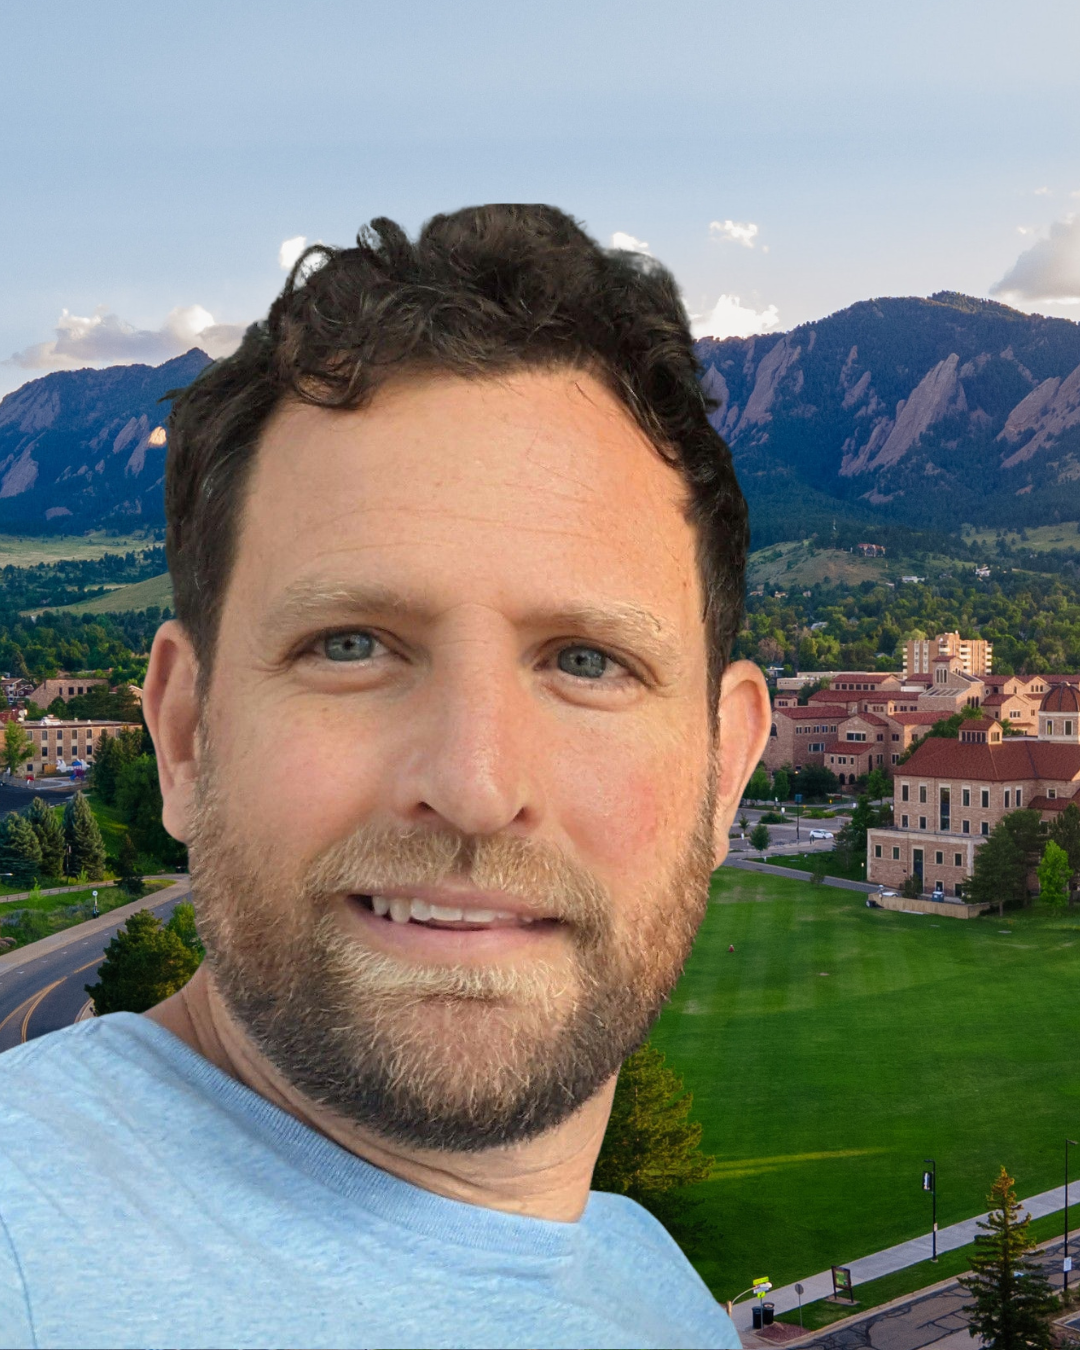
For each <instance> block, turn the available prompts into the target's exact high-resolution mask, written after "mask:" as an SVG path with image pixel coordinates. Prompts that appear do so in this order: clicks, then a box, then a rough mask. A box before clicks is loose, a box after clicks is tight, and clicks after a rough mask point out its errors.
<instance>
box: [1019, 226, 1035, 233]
mask: <svg viewBox="0 0 1080 1350" xmlns="http://www.w3.org/2000/svg"><path fill="white" fill-rule="evenodd" d="M1038 232H1039V231H1038V226H1037V225H1017V227H1016V233H1017V234H1038Z"/></svg>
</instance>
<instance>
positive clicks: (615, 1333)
mask: <svg viewBox="0 0 1080 1350" xmlns="http://www.w3.org/2000/svg"><path fill="white" fill-rule="evenodd" d="M696 374H697V368H696V364H695V361H694V356H693V351H692V345H691V340H690V336H689V332H688V329H687V323H686V316H685V312H684V310H683V308H682V306H681V304H680V302H679V299H678V295H677V291H676V289H675V286H674V283H673V282H672V280H671V278H670V277H669V275H668V274H667V273H666V272H664V271H663V270H662V269H661V268H659V267H658V266H657V265H655V264H654V263H653V262H652V261H651V260H648V259H642V258H639V257H636V256H634V255H629V254H622V253H614V252H604V251H603V250H601V249H599V248H598V247H597V246H596V245H595V244H594V243H593V242H592V240H590V239H589V238H588V236H587V235H585V234H584V233H583V232H582V231H581V230H580V229H579V228H578V226H577V225H576V224H575V223H574V222H573V221H572V220H570V219H569V218H568V217H567V216H565V215H563V214H562V213H561V212H558V211H555V210H553V209H552V208H549V207H530V206H504V207H495V206H492V207H481V208H475V209H470V210H464V211H460V212H458V213H456V214H455V215H451V216H440V217H436V218H434V219H433V220H432V221H430V222H429V223H428V225H427V226H426V227H425V228H424V230H423V232H422V233H421V236H420V238H419V239H418V241H417V242H416V243H415V244H414V243H411V242H410V241H409V240H408V239H407V238H406V236H405V235H404V234H403V233H402V231H401V230H400V229H399V228H398V227H397V226H395V225H394V224H393V223H392V222H390V221H386V220H378V221H375V222H374V223H373V227H372V229H370V230H366V231H363V232H362V233H361V236H360V238H359V239H358V247H357V248H355V249H347V250H335V249H329V248H323V247H321V246H320V247H318V248H316V249H314V250H309V251H308V253H307V254H306V255H305V257H304V258H302V259H301V261H300V262H299V263H298V264H297V266H296V268H295V269H294V271H293V273H292V275H291V277H290V279H289V282H288V283H287V285H286V287H285V290H284V292H283V293H282V295H281V296H280V297H279V299H278V300H277V301H276V302H275V304H274V306H273V307H272V309H271V311H270V314H269V317H268V320H267V321H266V323H264V324H261V325H256V326H254V327H253V328H252V329H251V330H249V332H248V334H247V336H246V337H245V340H244V343H243V345H242V346H241V348H240V350H239V351H238V352H237V353H236V355H235V356H233V357H230V358H229V359H227V360H224V361H220V362H218V363H216V364H215V365H214V366H212V367H210V368H209V369H208V370H207V371H206V372H205V373H204V374H203V375H202V376H201V377H200V378H199V379H198V380H197V381H196V382H195V383H194V385H192V386H191V387H190V388H189V389H187V390H185V391H184V392H183V393H181V394H179V395H178V396H177V397H176V398H175V402H174V408H173V414H172V418H171V422H170V433H169V434H170V449H169V462H168V473H167V482H166V513H167V518H168V539H167V544H168V556H169V565H170V570H171V572H172V576H173V581H174V586H175V597H176V599H175V603H176V613H177V618H176V620H174V621H172V622H169V623H166V624H163V625H162V627H161V628H160V629H159V630H158V633H157V636H156V638H155V640H154V646H153V652H152V656H151V661H150V668H149V671H148V673H147V678H146V685H145V692H144V702H143V706H144V708H145V711H146V718H147V723H148V725H149V728H150V731H151V733H152V735H153V738H154V744H155V747H156V751H157V760H158V771H159V776H160V781H161V789H162V797H163V801H164V813H163V818H164V823H165V826H166V828H167V829H168V831H169V832H170V833H171V834H172V835H174V836H175V837H176V838H177V839H181V840H185V841H187V842H188V844H189V847H190V856H191V876H192V894H193V899H194V903H195V906H196V912H197V919H198V926H199V932H200V934H201V936H202V938H203V941H204V942H205V945H206V949H207V956H206V960H205V961H204V963H203V965H202V966H201V967H200V969H199V971H198V973H197V974H196V975H195V977H194V978H193V979H192V980H191V981H190V983H189V984H188V985H187V986H186V987H185V988H184V989H183V990H181V991H180V993H178V994H176V995H174V996H173V997H172V998H170V999H168V1000H166V1001H165V1002H164V1003H162V1004H160V1005H159V1006H158V1007H156V1008H153V1009H151V1010H150V1012H149V1013H148V1014H147V1015H146V1016H138V1015H135V1014H130V1013H117V1014H113V1015H111V1016H106V1017H102V1018H101V1019H98V1020H90V1021H86V1022H82V1023H80V1024H78V1025H76V1026H74V1027H72V1028H69V1029H67V1030H64V1031H62V1032H58V1033H54V1034H53V1035H51V1036H47V1037H44V1038H42V1039H41V1040H39V1041H36V1042H32V1043H31V1044H29V1045H27V1046H25V1047H20V1048H19V1049H16V1050H13V1051H10V1052H8V1053H7V1054H5V1055H4V1056H2V1057H0V1140H2V1141H3V1142H2V1144H0V1220H2V1223H3V1226H2V1227H0V1343H2V1344H3V1345H17V1344H18V1345H22V1344H27V1345H42V1346H45V1345H49V1346H52V1345H103V1344H109V1345H118V1346H127V1345H137V1346H145V1345H153V1344H159V1345H160V1344H169V1345H173V1346H209V1345H252V1346H262V1345H275V1346H304V1345H320V1346H367V1347H371V1346H532V1347H537V1346H735V1345H738V1340H737V1338H736V1336H735V1333H734V1330H733V1328H732V1326H731V1323H730V1321H729V1319H728V1318H727V1316H726V1314H725V1313H724V1312H723V1311H722V1309H721V1308H720V1306H719V1305H718V1304H717V1303H716V1302H715V1301H714V1299H713V1298H712V1297H711V1296H710V1294H709V1292H708V1290H707V1289H706V1287H705V1286H704V1284H703V1283H702V1281H701V1280H700V1279H699V1277H698V1276H697V1275H696V1273H695V1272H694V1270H693V1269H692V1267H691V1266H690V1265H689V1263H688V1262H687V1260H686V1259H685V1257H684V1256H683V1255H682V1253H681V1252H680V1251H679V1249H678V1248H677V1247H676V1245H675V1243H674V1242H673V1241H672V1240H671V1238H670V1237H669V1236H668V1235H667V1234H666V1232H665V1231H664V1230H663V1229H662V1228H661V1227H660V1225H659V1224H658V1223H657V1222H656V1221H655V1220H654V1219H653V1218H652V1217H651V1216H650V1215H649V1214H647V1213H646V1212H645V1211H644V1210H642V1209H641V1208H640V1207H638V1206H637V1205H635V1204H634V1203H632V1202H631V1201H629V1200H627V1199H626V1198H624V1197H617V1196H611V1195H604V1194H599V1193H590V1191H589V1183H590V1178H591V1175H592V1170H593V1166H594V1163H595V1161H596V1157H597V1154H598V1152H599V1149H600V1145H601V1141H602V1139H603V1135H604V1128H605V1125H606V1122H607V1119H608V1114H609V1111H610V1107H611V1101H612V1096H613V1093H614V1089H615V1081H616V1077H617V1074H618V1069H619V1065H620V1063H621V1062H622V1060H623V1059H624V1058H625V1056H626V1055H627V1054H628V1053H629V1052H630V1051H631V1050H633V1049H634V1048H635V1047H636V1046H638V1045H639V1044H640V1043H641V1042H642V1041H643V1039H644V1038H645V1036H646V1035H647V1033H648V1031H649V1028H650V1026H651V1025H652V1023H653V1021H654V1019H655V1018H656V1016H657V1014H658V1013H659V1011H660V1009H661V1007H662V1005H663V1003H664V1001H665V999H666V998H667V996H668V995H669V993H670V992H671V989H672V988H673V986H674V984H675V982H676V980H677V979H678V976H679V973H680V971H681V969H682V967H683V964H684V962H685V959H686V957H687V955H688V953H689V951H690V948H691V945H692V942H693V938H694V934H695V933H696V931H697V928H698V926H699V924H700V922H701V920H702V918H703V916H704V912H705V905H706V901H707V895H708V886H709V878H710V875H711V873H712V871H713V868H714V867H715V866H716V865H718V864H719V862H720V861H721V860H722V859H723V857H724V855H725V852H726V848H727V835H728V829H729V827H730V824H731V820H732V817H733V814H734V811H735V809H736V807H737V805H738V802H739V798H740V796H741V793H742V789H743V787H744V785H745V783H746V781H747V779H748V777H749V774H750V772H751V770H752V769H753V767H754V766H755V765H756V764H757V762H758V760H759V758H760V755H761V752H762V750H763V747H764V743H765V739H766V736H767V733H768V726H769V718H768V712H769V709H768V698H767V695H766V692H765V687H764V683H763V680H762V678H761V675H760V672H759V671H758V669H757V667H756V666H753V665H750V664H748V663H742V662H740V663H736V664H734V665H730V666H729V665H728V654H729V651H730V644H731V640H732V636H733V633H734V632H735V630H736V628H737V626H738V624H739V621H740V613H741V596H742V573H743V562H744V555H745V547H746V514H745V505H744V503H743V500H742V496H741V494H740V492H739V489H738V485H737V483H736V482H735V478H734V474H733V472H732V468H731V461H730V456H729V455H728V452H727V450H726V447H725V446H724V445H723V443H722V442H721V441H720V439H719V437H718V436H717V435H716V433H715V432H714V431H713V430H712V428H711V426H710V425H709V423H708V420H707V413H708V412H709V410H710V405H709V404H708V402H707V401H706V400H705V398H704V397H703V395H702V393H701V391H700V389H699V386H698V383H697V379H696Z"/></svg>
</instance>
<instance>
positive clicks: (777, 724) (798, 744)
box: [764, 703, 848, 773]
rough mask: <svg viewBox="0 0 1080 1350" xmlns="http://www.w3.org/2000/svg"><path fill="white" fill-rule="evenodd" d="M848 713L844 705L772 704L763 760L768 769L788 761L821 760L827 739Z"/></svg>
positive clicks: (796, 764)
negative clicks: (778, 706)
mask: <svg viewBox="0 0 1080 1350" xmlns="http://www.w3.org/2000/svg"><path fill="white" fill-rule="evenodd" d="M847 716H848V710H847V708H846V707H844V706H832V705H829V704H824V703H810V704H807V705H806V706H805V707H803V708H774V709H773V719H772V727H771V729H770V733H769V740H768V743H767V744H766V746H765V755H764V762H765V767H766V768H767V769H768V770H769V772H770V773H775V772H776V770H777V769H779V768H782V767H784V766H786V765H790V767H791V768H793V769H801V768H803V767H804V766H805V765H807V764H823V763H824V751H825V746H826V745H827V744H828V742H830V741H832V740H835V739H836V729H837V727H838V726H839V725H840V723H841V722H843V721H844V720H845V719H846V718H847Z"/></svg>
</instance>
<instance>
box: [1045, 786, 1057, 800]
mask: <svg viewBox="0 0 1080 1350" xmlns="http://www.w3.org/2000/svg"><path fill="white" fill-rule="evenodd" d="M1046 795H1047V796H1048V797H1049V798H1050V800H1051V801H1053V799H1054V798H1055V797H1056V796H1057V788H1047V789H1046Z"/></svg>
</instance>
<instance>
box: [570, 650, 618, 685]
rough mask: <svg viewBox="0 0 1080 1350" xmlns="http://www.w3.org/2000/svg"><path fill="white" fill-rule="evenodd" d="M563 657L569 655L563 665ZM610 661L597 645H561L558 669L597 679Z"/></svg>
mask: <svg viewBox="0 0 1080 1350" xmlns="http://www.w3.org/2000/svg"><path fill="white" fill-rule="evenodd" d="M564 657H569V660H568V662H567V663H566V664H565V665H564V664H563V658H564ZM611 663H612V662H611V657H610V656H608V655H607V653H606V652H602V651H600V649H599V648H598V647H586V646H574V647H563V649H562V650H561V651H560V652H559V669H560V670H562V671H563V673H564V674H566V675H583V676H584V677H585V678H586V679H589V680H598V679H599V678H600V677H601V676H602V675H603V673H604V668H605V667H606V666H608V665H610V664H611Z"/></svg>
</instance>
